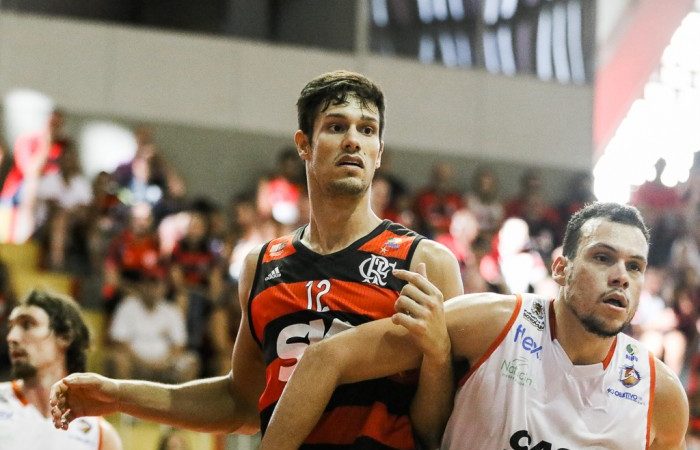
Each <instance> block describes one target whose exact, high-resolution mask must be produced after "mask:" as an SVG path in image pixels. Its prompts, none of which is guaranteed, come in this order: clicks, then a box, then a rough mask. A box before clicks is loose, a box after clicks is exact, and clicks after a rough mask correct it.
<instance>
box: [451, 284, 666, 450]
mask: <svg viewBox="0 0 700 450" xmlns="http://www.w3.org/2000/svg"><path fill="white" fill-rule="evenodd" d="M551 305H552V301H548V300H544V299H541V298H536V297H534V296H530V295H528V296H523V297H520V296H518V299H517V305H516V308H515V311H514V312H513V315H512V316H511V319H510V321H509V322H508V324H507V325H506V327H505V328H504V330H503V332H502V333H501V334H500V335H499V338H498V339H497V341H496V342H495V343H494V344H493V345H492V346H491V349H492V352H491V353H490V354H487V355H485V356H484V357H483V358H482V359H481V360H480V361H478V362H477V363H476V364H475V365H474V367H472V369H471V370H470V372H469V373H468V374H467V375H466V376H465V378H464V379H463V380H462V382H461V383H460V384H461V386H460V387H459V388H458V389H457V394H456V397H455V403H454V410H453V412H452V416H451V417H450V420H449V422H448V424H447V429H446V430H445V435H444V437H443V441H442V448H443V449H477V448H478V449H493V450H507V449H517V450H557V449H559V450H563V449H568V450H574V449H606V450H611V449H619V450H634V449H646V448H648V440H649V429H650V428H649V427H650V423H651V407H652V403H653V392H654V376H655V375H654V374H655V372H654V359H653V356H652V355H651V353H650V352H648V351H647V350H645V349H643V347H642V346H641V345H640V344H639V342H637V341H636V340H634V339H633V338H631V337H629V336H627V335H625V334H622V333H619V334H618V335H617V338H616V341H615V343H613V345H612V348H611V349H610V353H609V354H608V356H607V357H606V358H605V360H604V361H603V362H601V363H598V364H591V365H586V366H576V365H574V364H572V363H571V360H570V359H569V358H568V356H567V355H566V353H565V352H564V350H563V349H562V347H561V345H560V344H559V342H558V341H557V340H556V338H555V339H553V338H552V331H551V330H552V324H553V323H554V322H553V320H554V317H552V315H553V308H550V307H551Z"/></svg>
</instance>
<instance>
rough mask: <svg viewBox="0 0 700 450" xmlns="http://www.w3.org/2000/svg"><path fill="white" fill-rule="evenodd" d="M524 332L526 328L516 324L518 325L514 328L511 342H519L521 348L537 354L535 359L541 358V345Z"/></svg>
mask: <svg viewBox="0 0 700 450" xmlns="http://www.w3.org/2000/svg"><path fill="white" fill-rule="evenodd" d="M526 332H527V328H525V327H524V326H523V325H522V324H518V327H517V328H516V329H515V337H514V338H513V342H520V346H521V347H522V348H523V350H525V351H526V352H529V353H530V354H532V355H535V356H537V359H541V358H542V346H541V345H540V344H538V343H537V342H535V340H534V339H532V338H531V337H530V336H526V335H525V333H526Z"/></svg>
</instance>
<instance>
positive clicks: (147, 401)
mask: <svg viewBox="0 0 700 450" xmlns="http://www.w3.org/2000/svg"><path fill="white" fill-rule="evenodd" d="M258 254H259V249H257V250H255V251H253V252H251V254H250V255H248V257H247V259H246V263H245V266H244V269H243V274H242V277H241V283H240V285H239V286H240V289H239V294H240V295H239V297H240V299H241V306H242V308H241V309H242V310H243V317H242V320H247V318H246V313H247V303H248V295H249V293H250V286H251V280H252V277H253V273H254V271H255V264H256V263H257V258H258ZM232 358H233V363H232V370H231V372H230V373H229V374H228V375H224V376H220V377H214V378H207V379H203V380H194V381H191V382H188V383H184V384H179V385H168V384H161V383H153V382H146V381H135V380H114V379H110V378H107V377H103V376H101V375H97V374H93V373H77V374H72V375H69V376H68V377H66V378H64V379H62V380H61V381H59V382H57V383H56V384H55V385H54V386H53V387H52V393H51V401H50V402H51V406H52V410H51V413H52V416H53V421H54V425H55V426H56V427H57V428H64V429H65V428H67V427H68V424H69V423H70V421H72V420H74V419H75V418H77V417H82V416H99V415H105V414H111V413H114V412H124V413H127V414H130V415H133V416H135V417H139V418H142V419H145V420H151V421H155V422H159V423H165V424H168V425H172V426H175V427H179V428H188V429H192V430H197V431H206V432H234V431H237V432H241V433H253V432H255V431H257V429H258V428H259V418H258V414H257V408H256V403H257V398H258V396H259V395H260V393H261V392H262V388H263V383H264V367H263V363H262V355H261V354H260V350H259V349H258V347H257V346H256V344H255V342H254V340H253V338H252V336H250V331H249V328H248V327H246V326H241V327H240V328H239V332H238V338H237V340H236V345H235V347H234V350H233V356H232Z"/></svg>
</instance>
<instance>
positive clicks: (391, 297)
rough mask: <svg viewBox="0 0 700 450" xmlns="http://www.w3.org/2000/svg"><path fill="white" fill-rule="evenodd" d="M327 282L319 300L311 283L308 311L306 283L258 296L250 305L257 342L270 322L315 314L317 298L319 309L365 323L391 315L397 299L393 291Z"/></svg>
mask: <svg viewBox="0 0 700 450" xmlns="http://www.w3.org/2000/svg"><path fill="white" fill-rule="evenodd" d="M329 281H330V289H329V290H328V292H326V293H325V294H323V295H321V296H320V297H318V294H319V288H318V286H317V283H316V282H313V284H312V286H311V303H312V304H311V308H309V304H308V303H309V299H308V297H309V295H308V292H307V290H308V289H309V288H308V287H307V284H308V283H309V282H310V281H301V282H297V283H282V284H278V285H276V286H272V287H269V288H267V289H265V290H264V291H262V292H261V293H259V294H258V295H257V296H256V297H255V298H254V299H253V300H252V302H251V317H252V323H253V328H254V330H255V335H256V337H257V338H258V340H259V341H260V342H262V340H263V335H264V331H265V330H264V328H265V327H266V326H267V324H268V323H270V321H272V320H275V319H277V318H278V317H281V316H284V315H287V314H292V313H294V312H297V311H303V310H306V309H312V310H316V309H317V306H318V305H317V304H316V299H317V297H318V299H319V301H320V302H321V307H327V308H329V309H330V310H337V311H343V312H347V313H352V314H359V315H362V316H365V317H367V318H368V320H377V319H383V318H385V317H389V316H391V315H393V314H394V303H395V302H396V299H397V298H398V293H397V292H396V291H395V290H393V289H387V288H382V287H380V286H376V285H369V284H362V283H359V282H355V281H340V280H335V279H331V280H329Z"/></svg>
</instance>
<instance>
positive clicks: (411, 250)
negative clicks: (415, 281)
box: [406, 234, 424, 270]
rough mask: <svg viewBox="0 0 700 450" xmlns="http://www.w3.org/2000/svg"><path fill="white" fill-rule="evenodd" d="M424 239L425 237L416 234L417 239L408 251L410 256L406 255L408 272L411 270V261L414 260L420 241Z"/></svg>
mask: <svg viewBox="0 0 700 450" xmlns="http://www.w3.org/2000/svg"><path fill="white" fill-rule="evenodd" d="M423 239H424V238H423V236H421V235H420V234H416V238H415V239H414V240H413V242H412V243H411V248H409V249H408V254H407V255H406V270H409V269H410V268H411V260H412V259H413V254H414V253H415V252H416V249H417V248H418V244H420V241H422V240H423Z"/></svg>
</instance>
